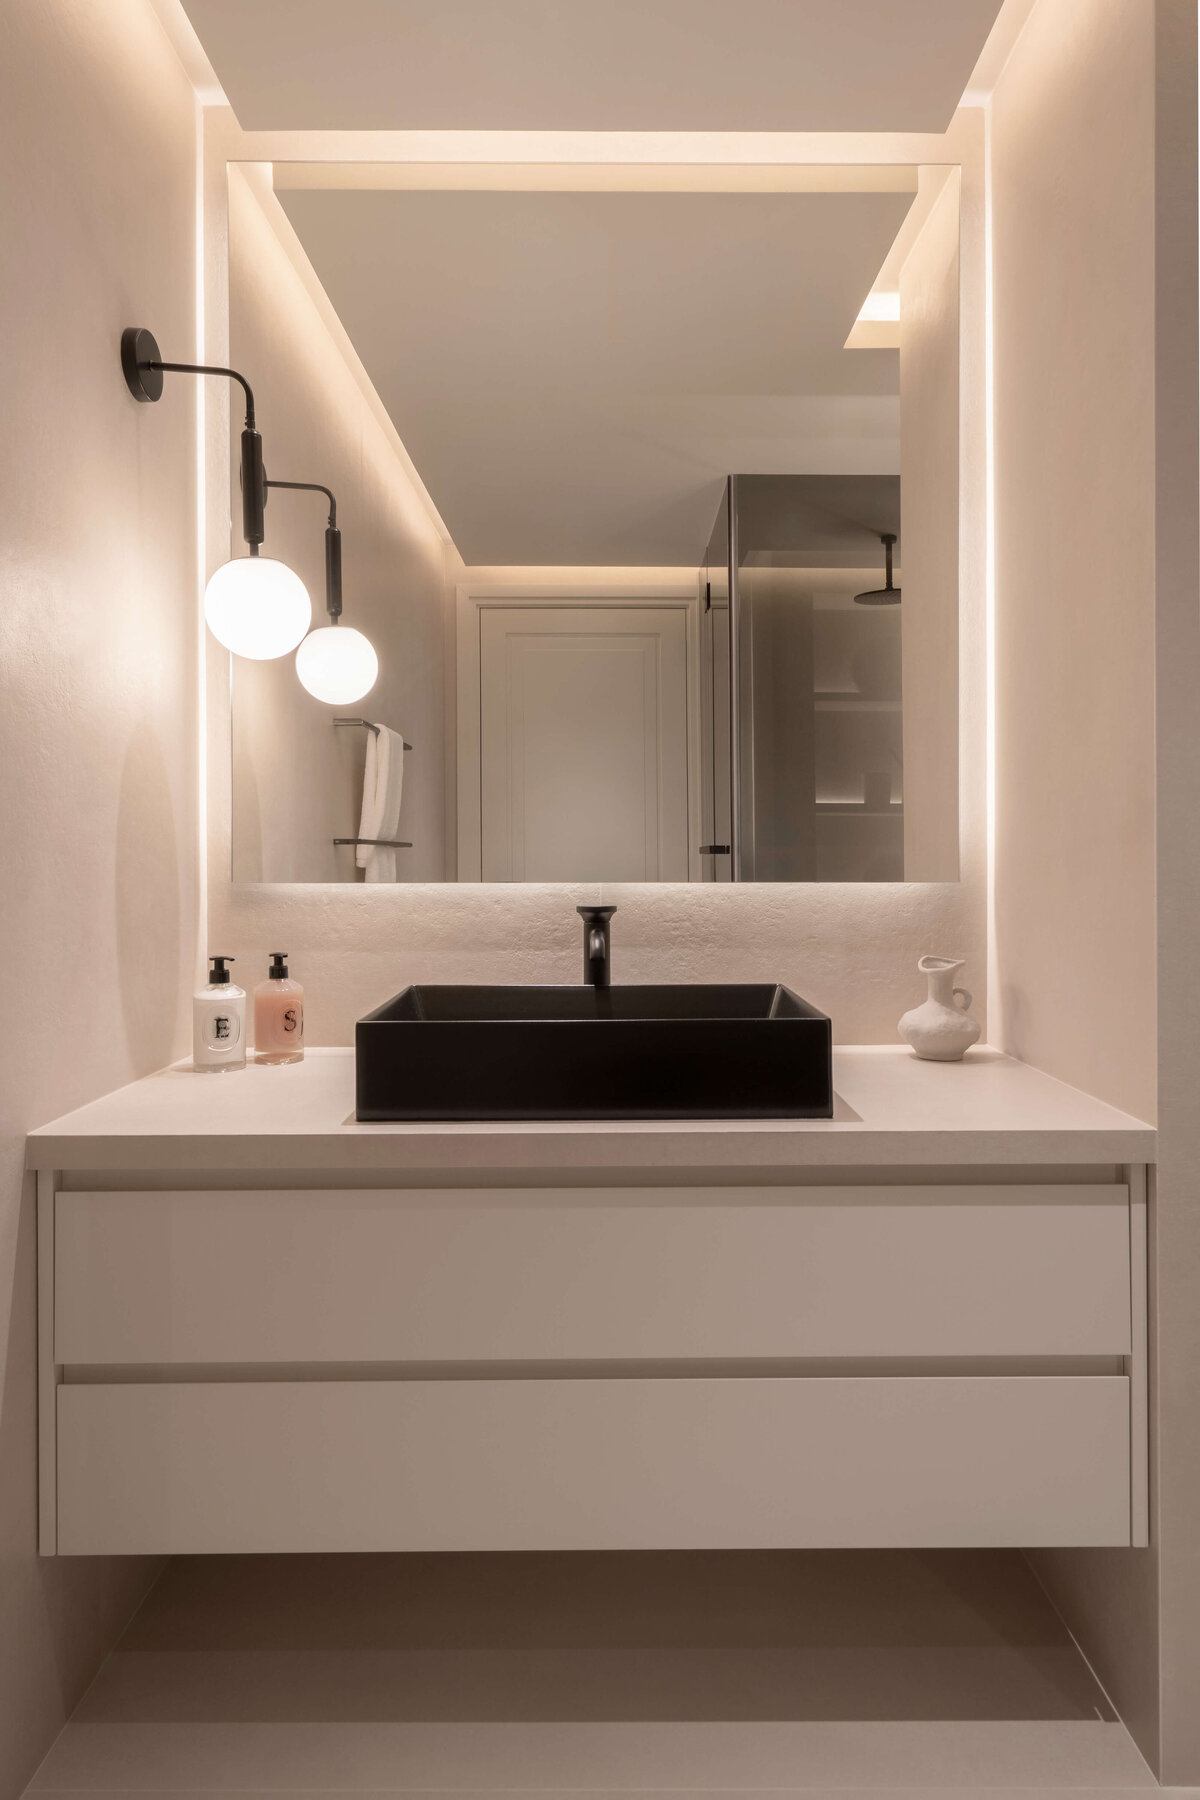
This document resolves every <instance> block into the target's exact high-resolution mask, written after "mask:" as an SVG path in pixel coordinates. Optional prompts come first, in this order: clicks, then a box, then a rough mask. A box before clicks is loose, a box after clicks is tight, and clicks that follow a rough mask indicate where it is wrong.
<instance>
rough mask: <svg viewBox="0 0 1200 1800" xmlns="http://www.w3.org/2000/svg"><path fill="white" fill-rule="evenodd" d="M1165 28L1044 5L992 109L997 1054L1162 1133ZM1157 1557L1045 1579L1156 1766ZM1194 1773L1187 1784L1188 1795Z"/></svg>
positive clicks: (1062, 1557) (1140, 1554) (1105, 1554)
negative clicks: (1160, 50) (1159, 240)
mask: <svg viewBox="0 0 1200 1800" xmlns="http://www.w3.org/2000/svg"><path fill="white" fill-rule="evenodd" d="M1193 16H1194V8H1193ZM1154 24H1155V4H1154V0H1039V4H1038V5H1037V6H1035V8H1034V10H1033V12H1032V14H1031V17H1030V20H1029V23H1028V25H1027V26H1026V28H1025V31H1024V33H1023V35H1022V37H1021V38H1020V40H1019V41H1018V43H1017V46H1016V49H1015V51H1014V53H1013V55H1012V57H1011V59H1010V60H1009V63H1008V65H1007V67H1006V68H1005V70H1004V73H1003V75H1002V77H1001V80H1000V82H999V85H998V88H997V90H996V93H995V95H994V97H993V101H992V154H993V221H994V234H995V235H994V271H995V275H994V279H995V288H994V307H995V311H994V316H995V381H996V644H997V664H996V698H997V719H996V759H997V779H996V895H995V932H996V954H997V959H998V965H999V976H1000V979H999V991H998V993H995V994H994V995H993V997H992V1018H993V1037H994V1039H995V1040H996V1041H997V1042H998V1043H999V1044H1001V1045H1002V1047H1003V1048H1004V1049H1006V1050H1009V1051H1011V1052H1012V1053H1013V1054H1014V1055H1017V1056H1020V1057H1023V1058H1024V1059H1025V1060H1026V1061H1029V1062H1033V1063H1035V1064H1037V1065H1038V1066H1039V1067H1040V1068H1044V1069H1047V1070H1048V1071H1049V1072H1050V1073H1051V1074H1053V1075H1057V1076H1059V1077H1060V1078H1061V1079H1062V1080H1065V1081H1069V1082H1072V1083H1073V1084H1074V1085H1075V1086H1077V1087H1081V1088H1086V1089H1087V1090H1088V1091H1089V1092H1091V1093H1094V1094H1099V1095H1101V1096H1102V1097H1103V1098H1104V1099H1106V1100H1109V1101H1111V1102H1112V1103H1113V1104H1114V1105H1117V1106H1121V1107H1124V1108H1126V1109H1127V1110H1128V1111H1129V1112H1132V1113H1135V1114H1138V1115H1139V1116H1141V1117H1145V1118H1153V1117H1154V1109H1155V1103H1156V1066H1157V1053H1156V1041H1155V943H1156V921H1155V869H1154V856H1155V818H1154V807H1155V775H1154V754H1155V750H1154V731H1153V728H1152V725H1153V720H1154V715H1155V672H1154V659H1155V404H1154V375H1155V349H1156V345H1155V218H1154V185H1155V167H1154V157H1155V142H1154V114H1155V43H1154ZM1193 164H1194V152H1193ZM1193 349H1194V334H1193ZM1190 604H1191V607H1192V610H1193V612H1194V609H1195V596H1194V593H1193V595H1192V597H1191V602H1190ZM1161 1323H1162V1321H1160V1324H1161ZM1193 1435H1194V1425H1193ZM1177 1529H1178V1527H1177ZM1187 1529H1188V1530H1189V1531H1190V1534H1191V1535H1192V1536H1193V1537H1194V1534H1195V1521H1194V1517H1193V1519H1192V1521H1191V1524H1190V1526H1189V1527H1187ZM1153 1535H1154V1537H1155V1539H1156V1542H1155V1545H1154V1547H1153V1548H1152V1549H1150V1550H1146V1551H1115V1552H1114V1551H1048V1552H1042V1553H1040V1555H1039V1556H1038V1557H1037V1558H1036V1559H1035V1560H1036V1562H1037V1566H1038V1568H1039V1571H1040V1573H1041V1574H1042V1576H1043V1578H1044V1579H1045V1580H1046V1582H1047V1584H1048V1586H1049V1587H1050V1588H1051V1591H1052V1592H1053V1593H1054V1595H1055V1597H1056V1598H1057V1600H1058V1602H1059V1604H1060V1605H1061V1607H1062V1610H1063V1612H1064V1614H1065V1615H1066V1617H1067V1618H1068V1619H1069V1620H1070V1622H1071V1625H1072V1628H1073V1630H1074V1631H1075V1632H1076V1634H1077V1636H1078V1637H1079V1639H1080V1642H1081V1643H1082V1644H1083V1646H1084V1649H1085V1651H1086V1653H1087V1654H1088V1656H1089V1657H1090V1658H1091V1660H1092V1662H1093V1663H1094V1665H1095V1667H1096V1669H1097V1672H1098V1673H1099V1675H1100V1678H1101V1680H1102V1681H1103V1682H1104V1683H1105V1685H1106V1687H1107V1688H1108V1691H1109V1692H1110V1694H1111V1695H1112V1697H1113V1700H1114V1702H1115V1704H1116V1705H1117V1707H1118V1708H1119V1710H1120V1712H1121V1714H1122V1717H1123V1718H1124V1719H1125V1721H1126V1723H1127V1724H1128V1725H1129V1727H1130V1729H1131V1730H1132V1731H1133V1733H1134V1735H1135V1737H1136V1738H1137V1740H1138V1743H1139V1745H1140V1747H1141V1748H1142V1750H1143V1752H1144V1753H1145V1754H1146V1756H1147V1757H1148V1758H1149V1759H1150V1760H1151V1762H1152V1764H1153V1765H1154V1766H1155V1767H1158V1766H1159V1744H1160V1714H1159V1707H1160V1693H1159V1675H1160V1666H1159V1663H1160V1658H1159V1595H1158V1580H1159V1576H1158V1570H1157V1567H1156V1562H1157V1557H1158V1554H1159V1545H1158V1542H1157V1539H1158V1537H1159V1528H1158V1526H1157V1525H1156V1527H1155V1530H1154V1533H1153ZM1193 1673H1194V1670H1193ZM1189 1710H1194V1709H1189ZM1197 1776H1198V1771H1197V1768H1196V1767H1195V1766H1194V1765H1193V1766H1192V1767H1191V1768H1190V1769H1189V1770H1188V1771H1187V1773H1186V1774H1177V1775H1176V1777H1175V1779H1177V1780H1183V1779H1187V1780H1193V1781H1194V1780H1196V1779H1197Z"/></svg>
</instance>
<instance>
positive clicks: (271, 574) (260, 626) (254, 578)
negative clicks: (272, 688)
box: [204, 556, 312, 662]
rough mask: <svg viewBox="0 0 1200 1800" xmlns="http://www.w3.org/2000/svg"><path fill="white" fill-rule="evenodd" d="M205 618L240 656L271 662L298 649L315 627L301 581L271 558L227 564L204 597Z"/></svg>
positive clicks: (247, 558)
mask: <svg viewBox="0 0 1200 1800" xmlns="http://www.w3.org/2000/svg"><path fill="white" fill-rule="evenodd" d="M204 617H205V619H206V620H207V621H208V629H209V630H210V631H211V632H212V634H213V636H214V637H215V638H216V640H217V642H218V643H219V644H224V646H225V648H226V649H227V650H232V651H233V654H234V655H235V656H247V657H250V658H251V659H252V660H253V661H254V662H269V661H270V660H271V658H272V657H276V656H286V655H287V653H288V651H289V650H294V649H295V648H296V645H297V644H298V643H299V642H300V640H301V638H302V637H303V636H304V634H305V632H306V631H307V630H308V628H309V626H310V625H311V624H312V601H311V600H310V599H309V597H308V589H307V588H306V587H305V585H304V583H303V582H302V581H301V579H300V577H299V576H298V575H297V574H296V573H295V572H294V571H293V570H292V569H289V568H288V567H287V565H286V563H281V562H276V561H275V559H274V557H270V556H239V557H236V558H235V559H234V561H232V562H227V563H222V565H221V567H220V568H219V569H218V570H217V572H216V574H215V575H214V576H213V578H212V580H211V581H210V582H209V584H208V587H207V588H206V589H205V593H204Z"/></svg>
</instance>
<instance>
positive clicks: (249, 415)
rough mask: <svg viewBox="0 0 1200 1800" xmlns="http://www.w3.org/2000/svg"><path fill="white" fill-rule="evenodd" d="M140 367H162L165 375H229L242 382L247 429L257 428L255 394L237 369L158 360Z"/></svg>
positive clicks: (232, 379) (233, 379)
mask: <svg viewBox="0 0 1200 1800" xmlns="http://www.w3.org/2000/svg"><path fill="white" fill-rule="evenodd" d="M138 367H139V368H141V369H161V370H162V372H163V373H164V374H165V375H227V376H228V377H229V379H230V381H237V382H240V383H241V387H242V392H243V393H244V394H245V396H246V430H247V431H253V430H255V424H254V394H253V392H252V390H251V387H250V383H249V382H248V381H247V380H246V377H245V376H244V375H239V374H238V372H237V370H236V369H218V368H214V367H213V366H212V365H211V364H209V363H176V362H158V361H154V362H145V363H139V364H138Z"/></svg>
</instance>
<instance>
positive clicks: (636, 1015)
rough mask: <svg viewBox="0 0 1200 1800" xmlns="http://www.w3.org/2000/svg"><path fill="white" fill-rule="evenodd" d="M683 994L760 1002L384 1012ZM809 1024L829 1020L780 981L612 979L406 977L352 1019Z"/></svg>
mask: <svg viewBox="0 0 1200 1800" xmlns="http://www.w3.org/2000/svg"><path fill="white" fill-rule="evenodd" d="M684 992H690V993H697V992H698V993H700V994H711V995H713V996H719V995H733V994H739V995H745V996H747V997H750V996H755V997H758V998H759V1000H760V1006H761V1010H759V1011H754V1012H733V1011H729V1010H720V1009H718V1008H716V1007H714V1009H713V1010H711V1011H703V1012H691V1013H683V1012H669V1011H666V1010H664V1011H663V1012H659V1013H655V1012H651V1011H646V1012H632V1013H630V1012H614V1013H613V1014H611V1015H606V1014H605V1013H604V1012H603V1010H597V1011H595V1012H588V1013H584V1014H576V1015H575V1016H573V1017H571V1016H563V1015H558V1016H554V1015H551V1014H548V1013H539V1012H537V1011H534V1010H530V1011H527V1012H521V1011H518V1010H516V1008H515V1007H514V1009H513V1010H512V1011H509V1012H507V1013H504V1014H501V1015H499V1016H497V1015H491V1016H488V1015H486V1014H485V1015H482V1016H481V1015H480V1014H476V1013H469V1012H465V1011H464V1012H460V1013H456V1014H450V1015H448V1016H442V1017H437V1016H434V1017H429V1016H428V1015H425V1014H423V1013H422V1012H421V1011H420V1001H419V998H417V999H415V1005H416V1011H415V1014H414V1013H409V1014H406V1015H404V1016H401V1017H396V1016H394V1015H393V1016H388V1015H389V1014H391V1011H392V1008H394V1007H395V1006H396V1005H397V1003H398V1002H399V1001H402V1000H404V999H405V997H406V996H409V995H412V996H414V997H417V996H420V995H421V994H437V993H441V994H468V993H478V994H489V995H495V996H497V997H500V996H505V995H508V994H514V995H516V994H530V995H574V996H578V997H579V998H580V999H581V1000H582V999H583V998H584V997H585V996H588V997H592V996H594V997H595V999H596V1003H597V1007H598V1008H599V1009H602V1008H603V1001H604V998H605V996H616V995H621V994H629V995H649V994H672V993H684ZM781 1003H786V1004H787V1006H788V1009H789V1010H788V1011H787V1012H781V1011H780V1010H779V1009H780V1006H781ZM813 1022H824V1023H829V1019H828V1015H827V1014H826V1013H823V1012H821V1011H820V1009H819V1008H818V1007H816V1006H814V1005H813V1003H812V1002H811V1001H810V1000H805V999H804V998H803V997H802V996H801V995H800V994H797V993H796V992H795V991H794V989H792V988H789V987H788V986H787V985H786V984H785V983H783V982H781V981H695V982H666V981H648V982H614V983H613V984H612V986H611V987H609V988H601V989H593V988H589V987H587V986H586V985H585V984H583V983H581V982H572V981H541V982H474V981H462V982H436V981H412V982H408V983H407V984H406V985H405V986H404V987H403V988H401V989H400V990H399V991H398V992H397V993H395V994H393V995H392V996H391V997H390V998H389V999H387V1000H385V1001H383V1002H382V1004H381V1005H379V1006H377V1007H375V1008H374V1009H373V1010H372V1011H371V1012H369V1013H365V1014H364V1015H363V1016H362V1017H361V1018H359V1019H358V1021H357V1025H358V1026H360V1027H361V1026H370V1027H373V1028H375V1029H384V1028H387V1027H389V1026H412V1025H420V1026H422V1027H430V1026H439V1025H441V1026H459V1027H461V1026H471V1027H474V1028H481V1027H485V1026H495V1027H501V1028H503V1027H513V1026H520V1027H522V1028H526V1029H527V1028H528V1027H530V1026H534V1025H536V1026H572V1025H574V1026H580V1025H586V1026H596V1025H600V1026H609V1027H612V1026H618V1025H619V1026H624V1027H627V1028H628V1027H631V1026H634V1027H636V1026H644V1027H653V1026H656V1025H669V1026H671V1027H672V1028H673V1029H678V1028H680V1027H690V1026H720V1027H724V1028H729V1027H730V1026H733V1025H740V1024H750V1023H753V1024H758V1025H766V1024H770V1025H775V1026H781V1025H795V1024H797V1023H806V1024H810V1023H813Z"/></svg>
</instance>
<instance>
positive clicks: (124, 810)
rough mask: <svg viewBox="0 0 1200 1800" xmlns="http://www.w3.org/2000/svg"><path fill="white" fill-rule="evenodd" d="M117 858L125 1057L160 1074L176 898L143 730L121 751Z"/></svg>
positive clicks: (166, 801)
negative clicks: (165, 980) (165, 978)
mask: <svg viewBox="0 0 1200 1800" xmlns="http://www.w3.org/2000/svg"><path fill="white" fill-rule="evenodd" d="M116 855H117V861H116V869H115V872H114V883H113V885H114V894H113V899H114V909H115V915H116V940H117V978H118V984H119V988H120V995H121V1012H122V1017H123V1022H124V1027H125V1044H126V1050H127V1053H128V1058H129V1062H130V1064H131V1065H132V1066H133V1067H134V1068H135V1069H159V1068H162V1067H163V1065H164V1064H165V1063H169V1062H170V1061H171V1059H172V1056H173V1055H174V1052H175V1043H176V1019H175V1011H174V1005H173V1000H174V996H173V995H171V996H168V994H167V992H166V990H165V988H164V983H163V978H162V972H163V970H165V969H178V967H179V959H180V954H181V950H182V936H181V933H182V923H181V918H180V909H181V904H182V895H181V893H180V885H179V883H180V876H179V848H178V845H177V843H176V831H175V807H174V802H173V799H172V795H171V784H170V781H169V779H168V776H167V764H166V759H165V758H164V756H163V751H162V746H161V744H160V743H159V740H158V736H157V734H156V733H155V731H154V729H153V728H152V727H151V726H150V725H149V724H146V723H144V722H143V723H142V724H140V725H138V726H137V727H136V729H135V730H134V732H133V734H132V736H131V737H130V739H129V743H128V745H127V747H126V751H125V761H124V765H123V767H122V770H121V791H120V798H119V800H118V803H117V849H116Z"/></svg>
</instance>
